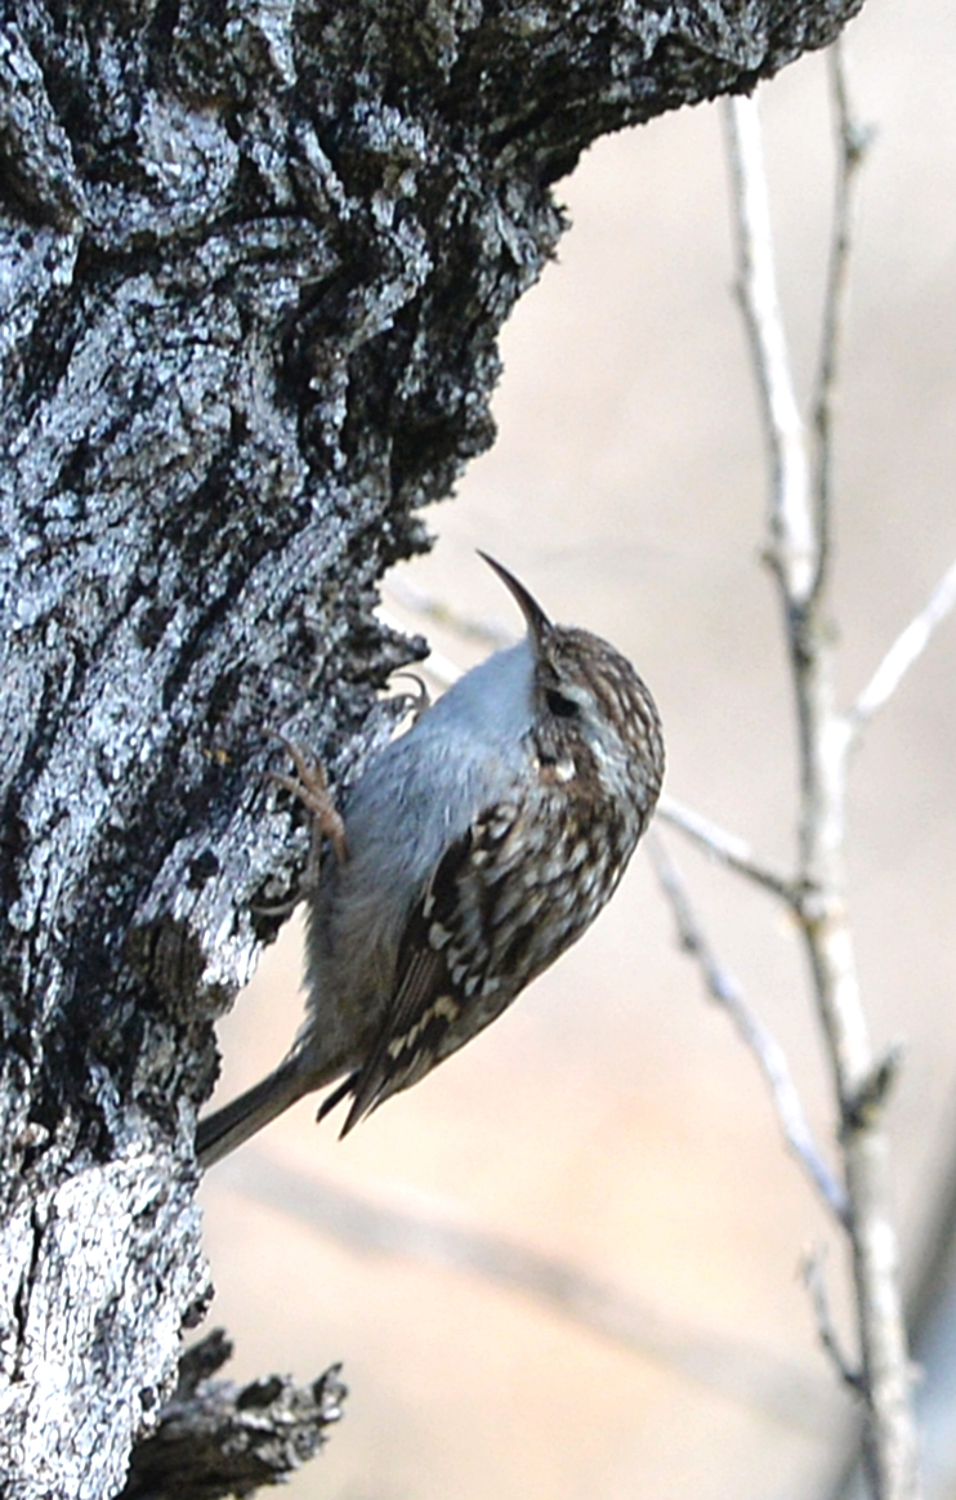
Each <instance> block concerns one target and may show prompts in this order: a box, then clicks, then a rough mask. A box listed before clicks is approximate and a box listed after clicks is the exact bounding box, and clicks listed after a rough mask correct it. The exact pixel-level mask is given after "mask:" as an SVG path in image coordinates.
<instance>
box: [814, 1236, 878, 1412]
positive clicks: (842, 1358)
mask: <svg viewBox="0 0 956 1500" xmlns="http://www.w3.org/2000/svg"><path fill="white" fill-rule="evenodd" d="M823 1260H824V1252H823V1251H822V1250H821V1249H820V1247H819V1246H814V1248H813V1249H812V1250H811V1251H809V1252H808V1254H807V1255H806V1256H804V1259H803V1263H802V1265H801V1267H800V1274H801V1276H802V1278H803V1284H804V1286H805V1287H806V1289H807V1291H808V1292H809V1294H810V1302H811V1304H812V1306H813V1313H814V1317H815V1318H816V1324H817V1333H818V1334H819V1336H820V1343H821V1344H822V1345H823V1347H824V1349H825V1350H826V1352H827V1354H828V1355H829V1356H830V1358H831V1360H832V1361H833V1364H834V1366H835V1368H836V1371H837V1374H838V1375H839V1377H840V1379H841V1380H842V1381H843V1383H844V1384H845V1385H848V1386H849V1387H850V1388H851V1390H853V1391H855V1392H856V1393H857V1395H859V1394H860V1391H861V1388H862V1384H863V1382H862V1378H861V1376H860V1372H859V1370H855V1369H854V1368H853V1366H852V1365H851V1364H850V1362H849V1360H848V1359H847V1358H846V1355H845V1354H844V1353H843V1350H842V1348H841V1346H840V1340H839V1338H838V1337H837V1331H836V1328H835V1327H834V1324H833V1318H832V1315H831V1313H830V1299H829V1297H828V1296H827V1283H826V1275H825V1273H824V1269H823Z"/></svg>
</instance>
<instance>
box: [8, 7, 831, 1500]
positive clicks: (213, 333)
mask: <svg viewBox="0 0 956 1500" xmlns="http://www.w3.org/2000/svg"><path fill="white" fill-rule="evenodd" d="M860 3H861V0H753V3H749V4H747V5H746V6H740V5H739V4H736V3H733V4H732V3H730V0H727V3H723V4H722V3H719V0H713V3H706V4H705V3H703V0H699V3H696V4H681V5H676V4H675V5H668V4H666V3H663V0H659V3H655V4H644V5H641V4H633V3H630V0H579V3H577V4H574V5H568V4H566V3H557V0H555V3H553V4H552V3H550V0H534V3H531V0H496V3H491V0H487V3H482V0H352V3H350V4H348V5H343V4H338V3H335V4H333V3H331V0H328V3H326V0H105V3H99V0H98V3H96V4H93V3H85V0H7V3H6V4H5V5H4V6H3V9H2V16H3V23H2V30H0V303H2V322H0V358H2V361H3V382H2V407H3V429H2V430H3V440H4V448H5V453H4V463H3V467H2V472H0V506H2V513H0V528H2V540H0V622H2V633H0V649H2V652H3V676H2V684H3V686H2V701H0V750H2V753H0V795H2V799H3V802H2V806H3V814H2V858H0V881H2V902H0V922H2V937H0V1025H2V1030H3V1049H2V1054H0V1212H2V1222H0V1307H2V1313H0V1467H2V1470H3V1473H4V1475H5V1486H6V1487H5V1489H4V1491H3V1493H4V1494H5V1495H7V1496H10V1497H17V1500H27V1497H34V1496H41V1495H42V1496H64V1497H70V1500H75V1497H77V1496H84V1497H100V1496H108V1495H113V1494H115V1493H117V1492H118V1491H119V1490H120V1489H121V1488H122V1486H123V1483H124V1480H125V1476H126V1471H127V1463H128V1455H129V1450H130V1446H131V1443H132V1442H133V1440H134V1438H135V1437H136V1435H137V1433H139V1432H141V1431H143V1430H144V1428H145V1429H148V1428H149V1427H150V1425H154V1424H155V1423H156V1421H157V1414H158V1412H159V1411H160V1409H161V1406H162V1401H163V1398H164V1395H165V1394H166V1392H167V1391H168V1389H169V1386H170V1382H171V1380H172V1379H173V1378H174V1372H175V1365H176V1358H177V1354H178V1340H179V1335H180V1330H181V1328H182V1327H183V1326H184V1325H189V1324H190V1323H193V1322H195V1321H196V1320H197V1319H198V1318H199V1317H200V1316H201V1314H202V1311H203V1310H204V1308H205V1305H206V1303H207V1301H208V1297H209V1283H208V1276H207V1271H206V1267H205V1264H204V1261H203V1258H202V1254H201V1250H200V1246H199V1224H198V1217H197V1213H196V1210H195V1208H194V1205H193V1190H194V1187H195V1169H194V1163H193V1157H192V1139H193V1129H194V1122H195V1112H196V1109H197V1107H198V1105H199V1103H200V1102H201V1101H202V1100H203V1099H205V1098H206V1097H207V1096H208V1094H209V1092H210V1090H211V1088H212V1084H213V1080H214V1076H215V1071H216V1052H215V1044H214V1038H213V1030H212V1027H213V1022H214V1021H215V1019H216V1017H217V1016H218V1015H220V1014H221V1013H222V1011H223V1010H224V1009H225V1008H226V1007H227V1006H228V1005H229V1004H230V1002H231V1000H232V998H233V997H234V995H235V994H236V992H237V990H238V989H239V988H240V986H241V985H242V984H243V983H244V982H245V980H246V979H247V978H248V976H249V973H250V971H251V968H252V966H253V963H254V961H255V958H256V955H257V953H258V951H259V949H260V948H261V945H262V943H263V942H264V941H267V940H268V939H269V938H270V937H271V936H272V935H273V933H274V929H275V925H276V924H275V921H274V920H272V919H267V918H264V917H262V916H258V915H256V914H255V912H254V910H253V905H252V903H254V902H255V901H256V900H257V899H258V900H259V901H261V900H263V899H269V898H271V899H276V898H277V897H280V896H281V895H282V894H283V893H284V892H286V891H288V889H289V888H290V886H291V884H292V883H293V881H294V878H295V871H296V868H297V867H298V866H299V865H300V864H301V860H302V858H303V855H304V850H305V844H306V830H305V828H304V826H303V823H302V817H301V813H300V812H299V810H297V809H295V808H292V807H290V806H289V805H288V804H287V803H285V804H283V803H281V799H280V804H279V805H276V798H275V797H274V795H273V794H271V793H268V794H267V792H266V790H265V788H264V785H263V781H262V775H261V773H262V770H263V768H264V767H265V765H266V764H267V762H268V760H269V756H270V753H271V746H270V734H271V733H272V732H274V731H276V730H282V731H283V732H285V733H286V734H288V735H290V736H291V737H293V738H296V739H299V740H301V741H304V742H306V743H308V744H310V745H312V746H313V747H315V749H316V750H318V751H320V752H321V753H322V755H323V756H324V758H325V760H326V763H327V765H328V767H329V769H330V771H331V773H332V777H333V781H335V780H340V779H341V778H342V777H347V776H348V774H349V773H350V771H352V770H353V769H354V768H355V766H356V764H357V763H358V761H359V760H360V758H361V756H362V755H363V754H364V753H367V751H368V749H369V748H370V746H371V745H372V744H373V743H374V742H375V741H376V739H377V738H378V737H380V736H381V735H382V733H384V732H385V729H386V728H387V721H386V718H385V715H384V714H383V712H382V711H381V710H379V709H377V708H376V706H375V689H376V688H377V687H378V686H379V685H381V684H382V683H383V682H384V680H385V678H386V676H387V674H388V673H389V671H390V670H391V669H393V668H394V667H395V666H396V665H398V664H399V663H400V662H403V661H405V660H408V659H409V658H410V657H412V656H413V655H414V654H415V649H416V648H415V646H414V645H413V644H411V645H410V644H409V643H407V642H402V641H400V640H397V639H395V638H394V637H392V636H390V635H389V633H388V632H387V631H386V630H384V629H383V628H382V627H381V626H380V625H379V624H378V623H377V622H376V621H375V619H374V617H373V615H372V608H373V606H374V604H375V600H376V594H375V584H376V580H377V579H378V578H379V577H380V575H381V573H382V572H383V570H384V569H385V568H386V567H387V566H388V564H389V563H391V562H392V561H393V560H394V559H396V558H398V557H401V556H404V555H407V554H409V553H411V552H413V551H414V550H416V549H417V548H420V547H422V546H423V545H425V538H424V532H423V530H422V527H421V523H420V521H419V520H418V519H417V518H416V510H417V508H418V507H420V506H422V505H423V504H424V503H425V502H427V501H430V500H433V499H436V498H438V497H439V496H441V495H444V494H446V493H447V492H448V490H449V488H450V486H451V484H452V482H453V481H454V478H455V476H456V475H457V474H458V473H459V471H460V469H461V467H462V466H463V464H464V463H465V462H466V461H467V459H468V458H469V457H470V456H472V455H473V454H475V453H477V452H479V451H480V450H481V449H482V448H484V447H486V446H487V445H488V443H489V442H490V441H491V437H492V424H491V419H490V416H489V411H488V401H489V396H490V392H491V389H492V386H493V384H494V381H495V378H496V375H497V372H498V362H497V354H496V345H495V340H496V336H497V332H498V329H499V328H500V325H501V323H502V321H503V320H504V318H505V317H506V316H507V314H508V312H509V311H510V309H511V307H512V306H513V304H514V302H515V300H516V298H517V297H518V296H519V295H520V294H521V292H522V291H524V290H525V289H526V288H527V287H528V286H529V285H530V284H531V283H532V282H533V281H534V280H535V278H536V277H537V275H538V274H539V272H540V269H541V267H542V264H543V263H544V261H545V260H546V259H547V257H548V256H549V255H551V254H552V253H553V251H554V247H555V244H556V242H557V239H558V236H559V233H560V231H561V228H562V221H561V216H560V213H559V211H558V210H557V208H556V207H555V205H554V201H553V199H552V197H551V195H550V191H549V184H550V183H552V182H553V181H554V180H555V179H556V178H558V177H560V176H561V175H562V174H564V173H566V172H567V171H569V170H570V168H571V167H572V166H573V165H574V163H575V161H576V159H577V157H578V155H579V153H580V151H581V150H582V149H583V147H585V146H586V145H587V144H588V143H589V142H590V141H591V140H593V139H594V138H595V137H596V136H597V135H599V134H600V133H602V132H604V131H608V130H613V129H617V128H619V127H621V126H623V125H625V124H628V123H631V122H636V121H642V120H646V119H649V118H650V117H651V116H653V115H656V114H658V113H661V112H662V111H664V110H666V109H671V108H675V107H677V106H679V105H681V104H686V103H693V102H695V101H697V100H700V99H703V98H707V97H711V96H713V95H715V94H717V93H720V92H724V91H728V90H734V89H741V88H746V87H748V86H750V85H751V84H752V83H753V82H754V81H755V80H756V79H757V78H759V77H763V76H768V75H770V74H771V73H773V72H774V71H776V70H777V69H778V68H780V67H781V66H782V65H783V64H785V63H786V62H788V61H790V60H791V59H792V58H794V57H796V56H797V55H798V54H799V53H800V52H802V51H804V50H806V49H807V48H811V47H818V46H821V45H824V44H825V43H827V42H828V41H829V40H831V39H832V37H833V35H834V34H835V32H836V31H837V30H838V28H839V26H840V25H842V24H843V22H844V21H845V20H846V19H847V17H848V16H849V15H851V14H852V13H853V12H854V11H855V10H856V9H857V8H858V7H859V4H860Z"/></svg>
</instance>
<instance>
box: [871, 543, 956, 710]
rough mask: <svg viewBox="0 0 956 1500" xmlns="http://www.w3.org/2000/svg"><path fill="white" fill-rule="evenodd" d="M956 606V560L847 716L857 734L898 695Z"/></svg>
mask: <svg viewBox="0 0 956 1500" xmlns="http://www.w3.org/2000/svg"><path fill="white" fill-rule="evenodd" d="M954 604H956V561H954V562H952V563H950V565H949V567H948V568H947V569H946V572H945V573H944V574H943V576H942V578H941V579H940V580H939V583H938V584H937V585H936V587H935V589H934V590H933V592H932V593H931V594H930V596H929V598H928V599H927V601H926V603H925V604H924V606H923V608H922V609H921V610H920V612H919V614H918V615H917V616H916V617H915V619H912V620H911V621H910V623H909V624H908V625H907V627H906V629H905V630H902V631H901V632H900V634H899V635H898V636H897V637H896V640H895V641H894V642H893V644H892V646H891V647H890V649H889V651H887V653H886V655H885V656H884V658H883V660H882V661H881V662H880V664H879V666H878V667H877V669H876V671H875V672H874V673H873V676H872V677H871V678H870V680H869V682H868V683H867V685H866V687H865V688H864V689H863V691H862V693H861V694H860V696H859V698H857V700H856V702H855V703H854V705H853V707H852V708H851V709H850V711H849V714H848V715H847V717H848V719H849V721H850V725H851V727H852V729H853V731H854V733H856V732H858V731H859V729H860V728H861V727H862V726H863V725H864V724H865V723H866V722H867V720H868V719H872V717H873V715H874V714H875V713H876V712H877V711H878V710H879V709H881V708H882V707H883V705H884V703H886V702H887V700H888V699H889V698H891V697H892V695H893V694H894V693H895V692H896V689H897V688H898V687H899V685H900V683H901V682H902V680H903V678H904V677H905V675H906V673H907V672H908V671H909V669H910V667H911V666H912V665H913V663H914V662H916V661H918V660H919V658H920V657H921V656H922V654H923V652H924V651H925V650H926V647H927V646H928V645H929V642H930V640H931V638H932V636H933V632H934V631H935V630H936V629H937V627H938V626H939V625H941V624H942V622H943V620H945V619H946V616H947V615H948V614H949V613H950V611H951V610H952V608H953V605H954Z"/></svg>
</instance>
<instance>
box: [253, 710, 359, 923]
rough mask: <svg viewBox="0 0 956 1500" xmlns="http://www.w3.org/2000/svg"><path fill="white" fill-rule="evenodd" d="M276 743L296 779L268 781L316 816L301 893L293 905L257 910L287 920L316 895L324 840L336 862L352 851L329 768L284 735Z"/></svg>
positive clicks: (271, 776) (274, 774)
mask: <svg viewBox="0 0 956 1500" xmlns="http://www.w3.org/2000/svg"><path fill="white" fill-rule="evenodd" d="M276 739H277V740H279V742H280V743H281V744H282V746H283V748H284V749H285V751H286V753H287V755H288V756H289V758H290V759H291V761H292V764H293V765H294V766H295V769H296V775H295V776H286V775H285V774H284V773H283V772H281V771H267V772H266V777H267V778H268V780H269V781H272V782H274V783H275V785H276V786H281V787H284V788H285V790H286V791H287V792H291V793H292V795H293V797H295V798H297V799H298V801H299V802H301V803H302V805H303V807H305V808H306V809H307V810H308V811H309V813H310V814H311V816H312V837H311V841H310V844H309V858H308V862H307V864H306V867H305V874H304V876H303V878H302V883H301V885H300V887H299V890H298V892H297V893H296V895H295V897H294V898H293V899H292V900H291V901H284V902H282V903H280V904H279V905H276V906H257V907H256V911H257V912H260V913H261V914H262V915H264V916H272V917H275V916H284V915H287V914H288V913H289V912H291V911H292V910H293V909H294V908H295V907H296V906H298V904H299V902H300V901H301V900H302V899H303V897H304V896H306V895H308V893H309V892H310V891H314V890H315V889H316V887H317V886H318V883H319V870H320V867H321V862H322V840H323V839H324V838H327V839H328V841H329V843H330V844H331V845H332V848H333V850H334V851H335V857H336V859H339V860H342V861H343V862H344V861H345V860H346V859H348V847H347V845H346V842H345V824H344V823H343V821H342V815H341V813H340V812H339V811H338V808H337V807H336V805H335V799H334V798H333V796H332V793H331V792H330V791H329V783H328V778H327V777H326V774H325V767H324V766H323V765H322V763H321V762H320V761H313V762H312V763H310V762H309V761H308V760H306V758H305V755H304V754H303V752H302V751H301V750H300V749H299V747H298V745H293V744H292V742H291V741H290V740H287V739H285V737H284V736H283V735H281V734H279V735H276Z"/></svg>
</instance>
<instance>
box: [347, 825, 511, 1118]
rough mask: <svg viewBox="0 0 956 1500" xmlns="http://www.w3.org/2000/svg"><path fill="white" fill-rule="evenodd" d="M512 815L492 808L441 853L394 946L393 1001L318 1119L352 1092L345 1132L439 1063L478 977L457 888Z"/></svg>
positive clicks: (471, 937)
mask: <svg viewBox="0 0 956 1500" xmlns="http://www.w3.org/2000/svg"><path fill="white" fill-rule="evenodd" d="M513 812H514V810H513V809H511V808H508V809H502V808H494V809H490V810H488V811H486V812H484V813H482V814H481V815H480V816H479V817H478V818H476V819H475V821H474V823H472V825H471V827H470V828H468V829H467V830H466V831H465V833H464V834H463V835H462V836H461V837H460V838H458V839H456V840H455V841H454V842H453V843H452V844H450V845H449V846H448V848H447V849H446V850H445V852H444V854H443V855H442V857H441V859H440V860H439V861H438V864H437V865H436V866H435V869H434V870H433V872H432V875H431V877H430V879H429V880H428V882H427V884H426V886H425V889H424V891H423V892H422V895H421V897H420V899H419V900H418V902H417V903H416V904H415V906H414V907H413V909H412V912H411V914H410V916H409V919H408V922H407V924H406V928H405V932H404V934H403V937H402V942H401V945H400V947H399V955H398V964H397V967H396V983H395V992H394V996H393V999H392V1002H391V1004H390V1005H389V1007H388V1011H387V1014H386V1017H385V1020H384V1023H383V1025H382V1029H381V1031H380V1033H379V1035H378V1037H377V1039H376V1042H375V1045H374V1047H373V1048H372V1050H371V1052H370V1053H369V1056H368V1057H367V1059H366V1060H365V1062H364V1063H363V1064H362V1067H361V1068H359V1069H357V1070H356V1071H355V1072H354V1073H352V1074H350V1075H349V1077H348V1078H347V1079H345V1081H344V1082H343V1083H342V1084H341V1085H340V1086H339V1088H338V1089H336V1090H335V1092H334V1093H333V1094H332V1095H330V1096H329V1098H328V1099H326V1100H325V1101H324V1103H323V1105H322V1109H321V1111H320V1113H319V1118H320V1119H321V1118H322V1117H323V1116H324V1115H325V1114H327V1113H328V1111H329V1110H330V1109H332V1108H333V1107H334V1106H335V1105H336V1104H337V1103H338V1102H339V1101H340V1100H341V1099H343V1098H345V1096H346V1095H347V1094H352V1095H353V1099H352V1104H351V1107H350V1109H349V1113H348V1116H347V1118H346V1121H345V1125H344V1127H343V1129H342V1134H343V1135H346V1134H347V1133H348V1131H350V1130H351V1129H352V1127H353V1125H356V1124H357V1123H358V1121H359V1120H360V1119H361V1118H362V1116H363V1115H366V1114H368V1113H369V1111H370V1110H373V1109H375V1108H377V1106H378V1105H379V1104H381V1103H383V1101H384V1100H385V1099H387V1098H388V1097H389V1095H390V1094H394V1093H397V1092H398V1090H399V1089H403V1088H407V1087H408V1086H409V1085H410V1084H412V1083H414V1082H416V1081H417V1079H419V1078H421V1077H423V1076H424V1074H425V1073H427V1072H429V1070H430V1069H431V1068H432V1067H433V1066H434V1065H435V1063H436V1062H437V1061H438V1060H439V1057H440V1055H441V1054H440V1050H439V1049H440V1046H441V1042H442V1040H443V1038H444V1037H445V1034H446V1032H447V1031H448V1028H449V1027H450V1026H451V1024H452V1023H453V1022H454V1021H456V1020H457V1019H458V1017H459V1015H460V1014H461V1012H462V1009H463V1007H464V1006H465V1005H466V1004H467V1003H468V1000H469V999H470V997H471V995H472V994H473V992H474V984H473V983H469V981H473V980H474V975H475V974H476V973H478V974H479V976H481V957H482V956H481V954H480V953H478V952H474V953H472V952H471V951H470V949H472V948H475V947H477V944H476V942H475V936H474V924H472V930H471V933H470V934H469V932H468V931H467V930H466V928H465V926H464V924H463V923H462V902H461V894H462V886H463V885H464V884H467V883H470V881H471V880H473V878H474V877H475V876H476V875H477V874H478V872H479V867H480V866H481V865H482V863H483V862H484V861H485V860H486V859H487V858H488V856H489V854H490V853H491V852H492V848H493V846H494V845H497V844H499V843H500V842H502V841H503V840H504V839H505V838H506V837H507V833H508V832H509V831H510V828H511V826H512V824H513V821H514V818H513V816H512V814H513ZM466 986H467V988H466ZM488 1019H490V1015H489V1017H488Z"/></svg>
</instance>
